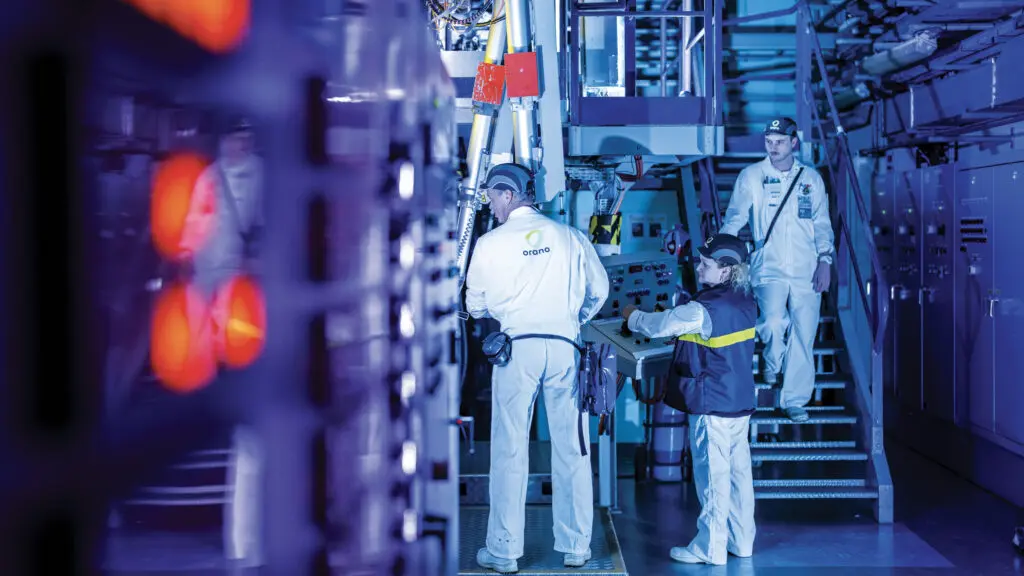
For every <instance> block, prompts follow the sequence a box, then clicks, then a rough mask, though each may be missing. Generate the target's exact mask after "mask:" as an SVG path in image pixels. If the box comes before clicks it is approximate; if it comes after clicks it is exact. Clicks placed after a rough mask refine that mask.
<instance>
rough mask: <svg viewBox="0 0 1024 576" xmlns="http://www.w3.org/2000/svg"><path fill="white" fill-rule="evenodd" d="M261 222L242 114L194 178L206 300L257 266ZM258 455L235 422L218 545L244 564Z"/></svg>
mask: <svg viewBox="0 0 1024 576" xmlns="http://www.w3.org/2000/svg"><path fill="white" fill-rule="evenodd" d="M211 198H212V199H213V202H212V203H211V202H210V199H211ZM210 206H212V207H213V212H212V213H211V212H209V210H208V208H209V207H210ZM262 228H263V162H262V160H261V159H260V158H259V156H257V155H256V154H255V151H254V135H253V132H252V125H251V124H250V123H249V122H248V121H247V120H245V119H241V118H240V119H236V120H234V121H232V122H231V123H230V124H229V126H228V128H227V130H226V131H225V133H224V134H223V135H222V136H221V138H220V146H219V154H218V158H217V160H216V161H215V162H214V163H213V164H211V165H210V166H209V167H208V168H207V169H206V170H205V171H204V172H203V173H202V174H201V175H200V176H199V179H198V181H197V182H196V186H195V189H194V191H193V194H192V205H191V207H190V209H189V215H188V216H187V218H186V226H185V234H183V239H182V250H183V252H184V256H186V261H187V262H188V263H189V264H190V267H191V272H192V274H191V276H192V285H193V286H195V287H196V288H197V289H198V290H199V291H200V292H201V293H202V295H203V296H204V298H205V300H206V303H207V305H209V304H211V303H212V301H213V299H214V297H215V295H216V293H217V291H218V290H219V289H221V288H223V287H224V286H225V284H226V283H227V282H228V281H230V280H231V279H232V278H234V277H236V276H238V275H240V274H243V273H254V272H255V271H256V268H257V265H256V257H257V251H258V246H257V242H258V240H259V236H260V232H261V231H262ZM215 320H216V319H215ZM262 463H263V456H262V448H261V443H260V442H259V439H258V438H257V437H256V436H255V432H254V431H253V430H252V429H251V428H249V427H248V426H238V427H236V428H235V430H234V431H233V434H232V450H231V456H230V461H229V463H228V478H227V480H228V482H227V484H228V493H227V496H228V498H227V500H226V503H225V506H224V548H225V555H226V557H227V558H229V559H232V560H244V561H245V563H246V564H249V565H256V564H259V563H260V562H261V556H262V554H261V545H260V541H259V536H260V506H262V504H261V502H260V498H259V492H258V490H259V487H260V474H261V470H262Z"/></svg>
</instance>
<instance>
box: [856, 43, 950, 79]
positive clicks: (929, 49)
mask: <svg viewBox="0 0 1024 576" xmlns="http://www.w3.org/2000/svg"><path fill="white" fill-rule="evenodd" d="M938 46H939V44H938V42H937V41H936V39H935V36H934V35H932V34H930V33H922V34H918V35H917V36H914V37H913V38H911V39H910V40H907V41H906V42H903V43H902V44H899V45H897V46H895V47H893V48H891V49H889V50H886V51H885V52H879V53H878V54H874V55H872V56H868V57H867V58H865V59H864V60H862V61H861V63H860V67H861V70H863V71H864V72H866V73H868V74H873V75H875V76H884V75H885V74H889V73H890V72H895V71H896V70H899V69H900V68H903V67H906V66H909V65H911V64H913V63H915V62H919V61H921V60H924V59H925V58H927V57H929V56H931V55H932V54H934V53H935V50H936V49H937V48H938Z"/></svg>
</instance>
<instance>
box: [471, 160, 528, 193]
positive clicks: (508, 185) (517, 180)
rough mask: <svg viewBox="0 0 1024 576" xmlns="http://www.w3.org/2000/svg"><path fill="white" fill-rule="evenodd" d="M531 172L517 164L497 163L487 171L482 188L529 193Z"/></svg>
mask: <svg viewBox="0 0 1024 576" xmlns="http://www.w3.org/2000/svg"><path fill="white" fill-rule="evenodd" d="M532 179H533V174H532V173H531V172H530V171H529V170H527V169H526V168H525V167H523V166H520V165H519V164H498V165H497V166H494V167H492V168H491V170H490V171H489V172H488V173H487V180H486V181H485V182H484V186H483V187H484V188H487V189H491V190H508V191H509V192H512V193H513V194H516V195H518V194H523V193H526V194H529V193H530V190H531V186H530V181H531V180H532Z"/></svg>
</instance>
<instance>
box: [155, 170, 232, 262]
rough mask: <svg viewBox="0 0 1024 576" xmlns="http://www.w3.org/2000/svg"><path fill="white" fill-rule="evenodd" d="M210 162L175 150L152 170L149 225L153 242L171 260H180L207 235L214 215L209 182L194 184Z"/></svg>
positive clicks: (211, 189)
mask: <svg viewBox="0 0 1024 576" xmlns="http://www.w3.org/2000/svg"><path fill="white" fill-rule="evenodd" d="M208 165H209V162H207V160H206V159H205V158H203V157H202V156H200V155H198V154H193V153H189V152H186V153H181V154H176V155H174V156H173V157H171V158H169V159H167V160H166V161H164V162H161V163H160V165H159V166H157V168H156V171H155V172H154V173H153V183H152V186H153V187H152V192H151V194H152V198H151V201H150V207H149V225H150V230H151V234H152V237H153V246H154V248H156V251H157V253H158V254H160V255H161V256H163V257H164V258H167V259H170V260H182V259H184V258H186V257H187V252H195V251H196V250H198V249H199V248H200V247H202V245H203V244H204V243H205V242H206V241H207V240H208V239H209V237H210V234H211V232H212V231H213V226H214V223H215V222H214V221H215V219H216V201H217V199H216V194H214V193H213V192H214V191H213V187H212V186H196V183H197V182H198V181H199V176H200V175H201V174H202V173H203V170H205V169H206V167H207V166H208Z"/></svg>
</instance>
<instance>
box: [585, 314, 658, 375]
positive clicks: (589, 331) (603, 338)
mask: <svg viewBox="0 0 1024 576" xmlns="http://www.w3.org/2000/svg"><path fill="white" fill-rule="evenodd" d="M583 330H584V332H583V338H584V339H585V340H588V341H591V342H608V343H610V344H612V345H613V346H615V351H616V353H617V355H618V357H617V359H616V366H617V368H618V371H619V373H620V374H625V375H626V376H628V377H630V378H635V379H643V378H650V377H653V376H662V375H664V374H666V373H667V372H668V368H669V364H670V363H671V361H672V351H673V349H674V348H675V339H673V338H646V337H645V336H644V335H643V334H640V333H637V332H630V333H628V334H623V333H622V318H606V319H604V320H595V321H593V322H591V323H590V324H588V325H587V326H585V327H584V329H583Z"/></svg>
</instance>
